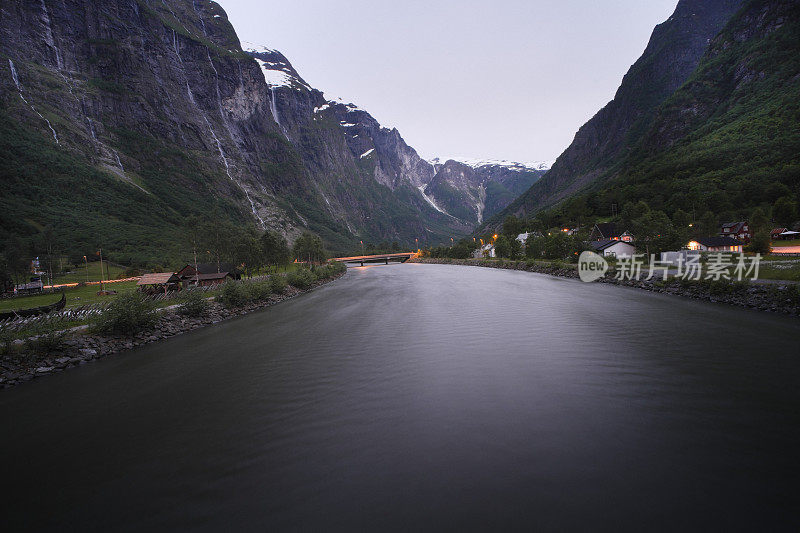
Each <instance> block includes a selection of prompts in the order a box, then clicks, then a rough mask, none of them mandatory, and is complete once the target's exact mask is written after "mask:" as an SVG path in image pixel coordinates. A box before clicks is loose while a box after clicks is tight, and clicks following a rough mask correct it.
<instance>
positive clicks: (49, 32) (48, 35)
mask: <svg viewBox="0 0 800 533" xmlns="http://www.w3.org/2000/svg"><path fill="white" fill-rule="evenodd" d="M41 3H42V14H43V15H44V25H45V34H44V41H45V43H47V46H49V47H50V48H52V49H53V51H54V52H55V54H56V67H58V69H59V70H61V69H62V68H63V67H64V62H63V60H62V59H61V53H60V51H59V50H58V46H56V40H55V39H54V38H53V27H52V26H51V24H50V14H49V13H48V12H47V6H46V5H45V3H44V0H41Z"/></svg>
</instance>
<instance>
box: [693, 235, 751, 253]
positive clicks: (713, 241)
mask: <svg viewBox="0 0 800 533" xmlns="http://www.w3.org/2000/svg"><path fill="white" fill-rule="evenodd" d="M686 248H688V249H689V250H699V251H701V252H741V251H742V242H741V241H737V240H736V239H731V238H730V237H702V238H700V239H696V240H694V241H689V243H688V244H687V245H686Z"/></svg>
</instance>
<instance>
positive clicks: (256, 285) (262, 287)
mask: <svg viewBox="0 0 800 533" xmlns="http://www.w3.org/2000/svg"><path fill="white" fill-rule="evenodd" d="M246 287H247V295H248V297H249V299H250V300H251V301H254V302H257V301H260V300H266V299H267V298H269V295H270V294H272V286H271V285H270V282H269V281H254V282H251V283H248V284H247V285H246Z"/></svg>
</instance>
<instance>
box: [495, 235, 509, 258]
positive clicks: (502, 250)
mask: <svg viewBox="0 0 800 533" xmlns="http://www.w3.org/2000/svg"><path fill="white" fill-rule="evenodd" d="M494 253H495V254H496V255H497V257H509V256H510V255H511V241H510V240H509V238H508V237H506V236H505V235H499V236H498V237H497V240H496V241H495V243H494Z"/></svg>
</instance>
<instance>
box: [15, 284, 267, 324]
mask: <svg viewBox="0 0 800 533" xmlns="http://www.w3.org/2000/svg"><path fill="white" fill-rule="evenodd" d="M254 279H255V278H254ZM217 288H218V287H217V286H213V285H212V286H209V287H195V288H192V289H191V290H192V291H201V292H209V291H212V290H214V289H217ZM186 292H187V291H171V292H168V293H166V294H164V293H160V294H153V295H145V298H146V299H147V300H148V301H150V302H153V303H155V304H159V303H164V302H169V301H173V300H175V301H178V300H181V299H182V298H184V297H185V295H186ZM113 301H114V300H113V298H111V299H109V300H107V301H105V302H100V303H95V304H86V305H81V306H77V307H68V308H66V309H63V310H61V311H54V312H51V313H47V314H43V315H35V316H29V317H12V318H7V319H5V320H2V321H0V330H2V331H19V330H23V329H27V328H32V327H36V326H48V327H50V326H53V327H54V326H56V325H58V324H63V325H64V326H65V327H66V326H67V325H68V324H69V323H70V322H77V321H84V320H86V319H89V318H91V317H93V316H97V315H100V314H102V313H103V312H104V311H105V310H106V309H108V307H109V306H110V305H111V302H113Z"/></svg>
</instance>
